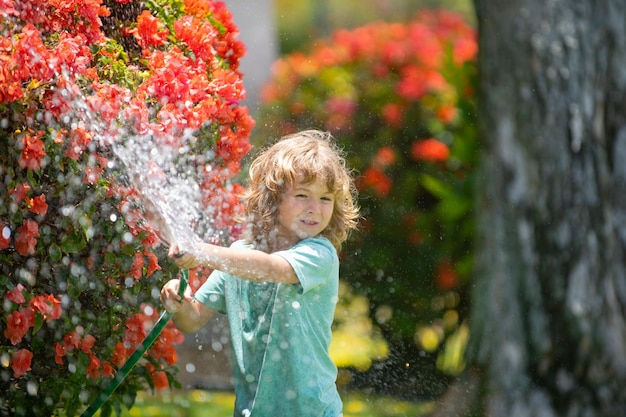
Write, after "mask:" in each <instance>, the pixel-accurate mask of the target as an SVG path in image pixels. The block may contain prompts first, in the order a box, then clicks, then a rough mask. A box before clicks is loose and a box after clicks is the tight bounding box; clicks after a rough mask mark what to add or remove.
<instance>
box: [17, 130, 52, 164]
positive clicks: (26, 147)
mask: <svg viewBox="0 0 626 417" xmlns="http://www.w3.org/2000/svg"><path fill="white" fill-rule="evenodd" d="M44 156H46V152H45V151H44V146H43V142H42V141H41V139H39V138H38V137H36V136H31V135H25V136H24V137H23V138H22V153H21V154H20V159H19V161H18V163H19V164H20V167H22V168H25V169H30V170H32V171H34V170H38V169H39V168H41V162H42V160H43V157H44Z"/></svg>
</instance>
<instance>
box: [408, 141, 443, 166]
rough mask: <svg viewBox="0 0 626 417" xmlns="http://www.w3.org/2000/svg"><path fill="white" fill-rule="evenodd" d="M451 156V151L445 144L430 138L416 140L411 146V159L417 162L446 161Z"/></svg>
mask: <svg viewBox="0 0 626 417" xmlns="http://www.w3.org/2000/svg"><path fill="white" fill-rule="evenodd" d="M449 156H450V149H449V148H448V145H446V144H445V143H443V142H441V141H438V140H437V139H434V138H430V139H425V140H416V141H415V142H413V145H412V146H411V157H412V158H413V159H414V160H416V161H431V162H439V161H445V160H446V159H448V157H449Z"/></svg>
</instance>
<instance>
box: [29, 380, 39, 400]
mask: <svg viewBox="0 0 626 417" xmlns="http://www.w3.org/2000/svg"><path fill="white" fill-rule="evenodd" d="M37 391H39V388H38V387H37V384H36V383H35V382H34V381H28V382H27V383H26V392H28V395H32V396H33V397H34V396H36V395H37Z"/></svg>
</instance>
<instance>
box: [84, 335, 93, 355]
mask: <svg viewBox="0 0 626 417" xmlns="http://www.w3.org/2000/svg"><path fill="white" fill-rule="evenodd" d="M95 343H96V338H95V337H93V336H92V335H90V334H87V335H85V337H83V339H82V340H81V341H80V350H82V351H83V352H84V353H89V352H91V348H92V347H93V345H94V344H95Z"/></svg>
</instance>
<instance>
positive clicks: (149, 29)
mask: <svg viewBox="0 0 626 417" xmlns="http://www.w3.org/2000/svg"><path fill="white" fill-rule="evenodd" d="M132 33H133V36H134V37H135V39H136V40H137V43H138V44H139V46H141V47H142V48H144V49H145V48H148V47H149V46H161V45H163V44H165V41H166V40H167V36H168V35H169V34H170V32H169V30H167V28H166V27H165V24H164V23H163V22H161V21H160V20H159V19H157V18H156V17H154V16H152V14H150V12H149V11H148V10H144V11H143V12H141V14H140V15H139V17H137V29H135V30H133V31H132Z"/></svg>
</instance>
